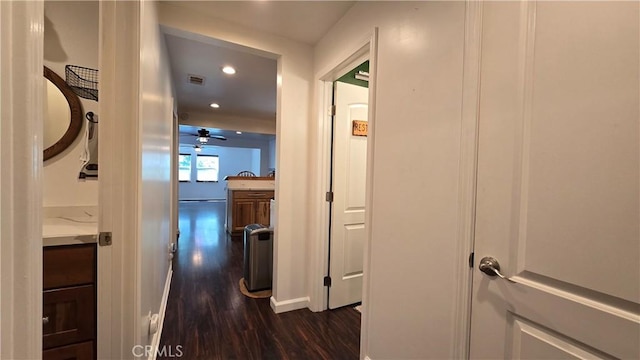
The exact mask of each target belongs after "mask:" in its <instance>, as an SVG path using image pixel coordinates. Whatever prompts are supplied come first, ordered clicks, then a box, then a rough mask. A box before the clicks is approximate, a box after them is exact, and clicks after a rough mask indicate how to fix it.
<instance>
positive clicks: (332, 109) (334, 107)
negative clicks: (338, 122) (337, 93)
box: [329, 105, 336, 116]
mask: <svg viewBox="0 0 640 360" xmlns="http://www.w3.org/2000/svg"><path fill="white" fill-rule="evenodd" d="M329 115H331V116H336V106H335V105H331V107H330V108H329Z"/></svg>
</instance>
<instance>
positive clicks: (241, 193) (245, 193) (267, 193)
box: [233, 190, 273, 199]
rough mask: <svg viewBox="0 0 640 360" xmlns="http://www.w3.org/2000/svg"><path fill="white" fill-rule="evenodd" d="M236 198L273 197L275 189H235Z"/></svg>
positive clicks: (234, 195) (234, 196)
mask: <svg viewBox="0 0 640 360" xmlns="http://www.w3.org/2000/svg"><path fill="white" fill-rule="evenodd" d="M233 198H234V199H272V198H273V190H254V191H250V190H234V191H233Z"/></svg>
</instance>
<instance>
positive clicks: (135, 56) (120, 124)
mask: <svg viewBox="0 0 640 360" xmlns="http://www.w3.org/2000/svg"><path fill="white" fill-rule="evenodd" d="M140 11H141V10H140V3H139V2H137V1H136V2H131V1H101V2H100V40H99V41H100V50H99V52H100V66H99V68H100V81H99V87H100V102H99V106H100V110H99V111H100V120H101V121H100V122H101V125H100V134H99V135H100V141H99V147H100V148H99V152H100V187H99V189H98V194H99V197H98V206H99V218H98V231H111V232H112V233H113V244H112V245H111V246H101V247H99V248H98V275H97V277H98V281H97V286H98V296H97V302H98V314H97V318H98V322H97V353H98V358H99V359H103V358H104V359H124V358H131V357H132V348H133V345H135V344H139V343H140V341H138V340H139V339H138V336H139V329H140V327H141V326H142V325H141V324H142V321H143V318H142V315H141V314H139V309H140V306H139V304H140V293H139V289H140V284H139V281H140V266H141V260H140V258H141V254H140V250H139V248H140V244H139V243H140V242H139V238H140V236H139V234H140V229H139V224H138V219H139V211H140V206H139V203H138V201H139V191H138V187H139V176H138V174H139V171H140V164H139V160H138V159H139V158H140V156H139V151H140V150H139V143H138V139H139V122H138V118H139V100H140V99H139V97H140V93H139V90H138V87H139V79H140V72H139V60H140ZM122 84H127V86H123V85H122ZM145 315H146V314H145Z"/></svg>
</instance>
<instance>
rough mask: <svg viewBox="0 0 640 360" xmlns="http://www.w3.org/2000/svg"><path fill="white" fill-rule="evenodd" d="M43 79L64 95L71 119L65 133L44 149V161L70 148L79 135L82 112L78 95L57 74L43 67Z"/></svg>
mask: <svg viewBox="0 0 640 360" xmlns="http://www.w3.org/2000/svg"><path fill="white" fill-rule="evenodd" d="M44 77H45V78H47V79H48V80H49V81H51V82H52V83H53V84H54V85H55V86H56V87H57V88H58V90H60V92H62V95H64V97H65V98H66V99H67V103H68V104H69V110H71V111H70V112H71V119H70V121H69V127H68V128H67V131H66V132H65V133H64V135H62V137H61V138H60V139H59V140H58V141H56V143H55V144H53V145H51V146H49V147H48V148H46V149H44V157H43V158H44V160H45V161H46V160H49V159H51V158H52V157H54V156H56V155H58V154H60V153H61V152H63V151H64V150H66V149H67V148H68V147H69V146H71V144H73V142H74V140H75V139H76V138H77V137H78V134H80V130H81V129H82V114H83V111H82V103H80V98H78V95H76V94H75V93H74V92H73V90H72V89H71V87H69V85H67V83H66V82H65V81H64V80H63V79H62V78H61V77H60V76H58V74H56V73H55V72H53V71H52V70H51V69H49V68H48V67H46V66H45V67H44ZM45 126H46V125H45Z"/></svg>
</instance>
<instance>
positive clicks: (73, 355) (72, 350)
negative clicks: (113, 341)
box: [42, 341, 94, 360]
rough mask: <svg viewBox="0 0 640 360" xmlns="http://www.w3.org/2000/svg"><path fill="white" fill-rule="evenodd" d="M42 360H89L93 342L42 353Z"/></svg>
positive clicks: (91, 356) (92, 357) (91, 354)
mask: <svg viewBox="0 0 640 360" xmlns="http://www.w3.org/2000/svg"><path fill="white" fill-rule="evenodd" d="M42 359H43V360H91V359H94V356H93V341H87V342H83V343H80V344H73V345H67V346H61V347H59V348H55V349H50V350H45V351H43V352H42Z"/></svg>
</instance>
